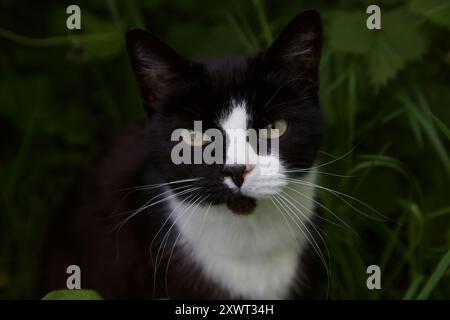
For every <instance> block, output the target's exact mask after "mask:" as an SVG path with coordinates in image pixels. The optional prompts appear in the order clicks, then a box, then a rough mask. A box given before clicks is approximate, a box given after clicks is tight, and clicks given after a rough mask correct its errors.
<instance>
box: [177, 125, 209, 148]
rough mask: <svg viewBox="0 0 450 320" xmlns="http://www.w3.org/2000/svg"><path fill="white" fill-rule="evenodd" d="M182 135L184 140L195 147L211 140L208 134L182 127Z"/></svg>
mask: <svg viewBox="0 0 450 320" xmlns="http://www.w3.org/2000/svg"><path fill="white" fill-rule="evenodd" d="M181 136H182V137H183V141H184V142H186V143H187V144H188V145H190V146H193V147H199V146H202V145H204V144H206V143H208V142H210V141H211V138H210V137H209V136H208V135H206V134H204V133H202V132H197V131H194V130H189V129H182V131H181Z"/></svg>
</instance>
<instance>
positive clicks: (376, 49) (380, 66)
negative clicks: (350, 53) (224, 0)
mask: <svg viewBox="0 0 450 320" xmlns="http://www.w3.org/2000/svg"><path fill="white" fill-rule="evenodd" d="M381 26H382V28H381V30H379V31H375V32H374V33H373V46H372V48H371V51H370V54H369V71H370V77H371V80H372V83H373V84H374V85H375V87H380V86H383V85H385V84H386V83H387V81H388V80H389V79H391V78H393V77H394V76H395V75H396V74H397V73H398V72H399V71H400V70H401V69H402V68H403V67H404V65H405V63H406V62H407V61H410V60H416V59H419V58H420V57H421V56H422V55H423V54H424V52H425V49H426V45H427V43H426V40H425V37H424V36H423V34H422V33H421V31H420V29H419V27H418V20H417V18H416V17H415V16H413V15H411V14H409V13H408V12H406V11H404V10H396V11H392V12H388V13H386V14H384V15H382V17H381Z"/></svg>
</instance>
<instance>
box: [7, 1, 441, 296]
mask: <svg viewBox="0 0 450 320" xmlns="http://www.w3.org/2000/svg"><path fill="white" fill-rule="evenodd" d="M70 4H78V5H79V6H80V7H81V12H82V16H81V23H82V30H80V31H69V30H67V28H66V18H67V16H68V15H67V14H66V12H65V11H66V7H67V6H68V5H70ZM370 4H372V1H357V0H353V1H348V0H347V1H324V0H318V1H302V0H296V1H268V0H266V1H263V0H254V1H199V0H184V1H177V2H175V1H173V2H172V3H170V4H169V2H168V1H164V2H163V1H161V0H143V1H137V0H134V1H133V0H130V1H117V0H115V1H113V0H109V1H65V0H64V1H21V0H2V1H0V48H1V49H0V136H1V140H0V143H1V145H0V181H1V197H0V297H1V298H35V297H36V293H35V292H36V291H35V290H36V285H37V283H38V279H37V277H38V273H39V264H40V261H41V257H42V255H43V252H44V251H45V248H43V238H44V235H45V232H46V229H47V226H48V224H49V222H50V221H51V219H52V217H54V216H55V215H60V214H64V211H65V205H66V201H65V199H67V197H68V196H70V190H71V186H72V185H73V183H74V182H75V181H76V180H78V179H80V177H81V176H82V175H83V173H84V172H85V171H86V170H87V169H88V168H89V167H90V165H91V164H92V161H93V160H94V159H95V157H96V155H98V154H99V153H100V152H101V150H102V148H103V146H104V145H106V142H107V141H109V140H110V139H111V138H112V137H114V135H115V134H116V133H117V132H118V131H119V130H120V129H121V128H123V127H124V126H126V125H129V124H133V123H137V124H139V125H144V124H145V115H144V112H143V110H142V107H141V101H140V97H139V93H138V90H137V86H136V83H135V81H134V78H133V75H132V72H131V69H130V67H129V65H128V60H127V56H126V52H125V49H124V33H125V30H126V29H127V28H129V27H133V26H138V27H143V28H146V29H148V30H150V31H151V32H152V33H154V34H156V35H158V36H159V37H161V38H163V39H164V40H166V41H167V42H168V43H169V44H170V45H172V46H173V47H174V48H176V49H177V50H178V51H179V52H180V53H182V54H185V55H186V56H189V57H193V56H204V55H216V56H223V55H228V54H238V53H245V52H252V51H255V50H257V49H258V48H264V47H266V46H267V45H268V44H270V43H271V41H272V40H273V38H274V36H275V35H276V34H277V32H279V31H280V29H281V28H282V27H283V26H284V25H285V24H286V23H287V22H288V21H289V20H290V19H291V18H292V17H293V16H294V15H295V14H296V13H298V12H300V11H301V10H303V9H305V8H311V7H314V8H317V9H318V10H319V11H320V13H321V14H322V17H323V21H324V27H325V30H324V33H325V44H324V50H323V56H322V63H321V103H322V108H323V110H324V113H325V118H326V131H327V132H326V135H327V138H326V141H325V144H324V146H323V148H322V150H321V161H322V162H327V161H332V160H334V159H339V158H338V157H339V156H342V155H345V156H344V157H342V158H340V159H339V160H337V161H335V162H333V163H331V164H329V165H327V166H324V167H323V168H321V169H322V171H324V172H325V173H324V174H321V179H320V182H319V183H320V184H321V185H323V186H326V187H327V188H332V189H333V190H337V191H338V192H340V193H334V192H331V191H329V190H325V189H322V190H320V192H319V201H320V202H321V203H323V206H324V207H319V208H318V209H319V212H320V215H321V216H322V217H323V218H324V219H326V220H330V221H332V222H334V224H333V223H328V222H324V221H320V220H319V221H320V222H321V227H320V228H321V230H322V231H323V232H322V233H323V236H324V239H325V241H326V243H327V247H328V252H329V255H328V257H329V258H328V267H329V269H330V273H331V278H332V282H331V286H330V293H329V297H330V298H338V299H342V298H367V299H403V298H405V299H416V298H418V299H426V298H434V299H445V298H447V299H449V298H450V269H449V264H450V251H449V248H450V228H449V225H450V201H449V197H450V165H449V152H448V151H449V146H450V142H449V140H450V129H449V127H450V95H449V92H450V90H449V89H450V72H449V71H450V41H449V40H450V37H449V36H450V2H449V1H447V0H413V1H400V0H398V1H397V0H389V1H379V2H378V4H379V5H380V6H381V10H382V11H381V12H382V30H379V31H369V30H368V29H367V28H366V27H365V25H366V24H365V21H366V18H367V14H366V13H365V11H366V8H367V6H368V5H370ZM326 173H330V174H333V175H330V174H326ZM335 175H345V176H352V177H340V176H335ZM341 193H342V194H346V195H348V196H342V195H341ZM350 197H354V198H356V199H359V200H361V201H364V202H365V203H367V204H368V205H370V206H373V207H375V208H376V209H377V210H378V211H380V212H381V213H382V214H383V215H385V216H386V217H387V219H384V220H380V219H379V216H377V214H376V213H374V212H373V210H370V209H368V208H367V206H365V205H362V203H361V202H359V201H357V200H354V199H352V198H350ZM325 207H326V208H328V209H324V208H325ZM335 215H337V216H338V217H339V218H336V216H335ZM335 224H338V225H339V226H336V225H335ZM352 229H353V231H352ZM326 249H327V248H325V246H323V251H324V253H325V254H326V251H327V250H326ZM370 264H377V265H379V266H380V267H381V271H382V282H381V284H382V290H374V291H370V290H368V289H367V287H366V279H367V274H366V267H367V266H368V265H370ZM322 278H323V281H322V282H320V283H314V284H313V285H314V287H315V288H317V291H318V292H319V293H320V294H319V295H318V296H319V297H322V298H324V297H326V288H327V280H326V276H325V275H324V276H323V277H322Z"/></svg>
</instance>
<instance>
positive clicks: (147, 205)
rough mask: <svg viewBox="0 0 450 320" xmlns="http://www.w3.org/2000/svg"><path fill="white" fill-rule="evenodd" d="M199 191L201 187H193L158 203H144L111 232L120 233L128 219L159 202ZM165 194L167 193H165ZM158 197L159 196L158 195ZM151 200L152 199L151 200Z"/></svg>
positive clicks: (161, 200)
mask: <svg viewBox="0 0 450 320" xmlns="http://www.w3.org/2000/svg"><path fill="white" fill-rule="evenodd" d="M199 189H202V187H193V188H191V189H188V190H183V191H181V192H179V193H176V194H171V195H169V196H168V197H165V198H163V199H160V200H158V201H155V202H152V203H149V202H150V201H147V202H146V204H144V205H143V206H142V207H141V208H139V209H137V210H136V211H135V212H133V213H132V214H131V215H130V216H128V217H127V218H125V219H124V220H123V222H121V223H120V224H119V225H117V226H116V227H114V228H113V229H112V230H111V231H114V230H115V229H117V228H118V230H117V231H120V229H121V228H122V227H123V226H124V225H125V224H126V223H127V222H128V221H129V220H130V219H132V218H133V217H134V216H136V215H137V214H139V213H140V212H142V211H144V210H147V209H148V208H150V207H153V206H154V205H157V204H159V203H161V202H164V201H167V200H169V199H172V198H175V197H177V196H179V195H183V194H186V193H188V192H192V191H195V190H199ZM171 191H172V190H169V192H171ZM166 193H167V192H166ZM159 196H160V195H159ZM153 198H155V197H153ZM153 198H152V199H153Z"/></svg>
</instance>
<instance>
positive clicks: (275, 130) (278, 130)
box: [261, 119, 287, 139]
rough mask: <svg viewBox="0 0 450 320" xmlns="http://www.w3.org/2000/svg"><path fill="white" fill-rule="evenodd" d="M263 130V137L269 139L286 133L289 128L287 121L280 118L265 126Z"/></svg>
mask: <svg viewBox="0 0 450 320" xmlns="http://www.w3.org/2000/svg"><path fill="white" fill-rule="evenodd" d="M263 129H266V130H262V131H261V136H262V138H267V139H277V138H279V137H281V136H282V135H283V134H285V132H286V130H287V121H286V120H283V119H278V120H275V121H273V122H272V123H270V124H269V125H267V126H265V127H264V128H263Z"/></svg>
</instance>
